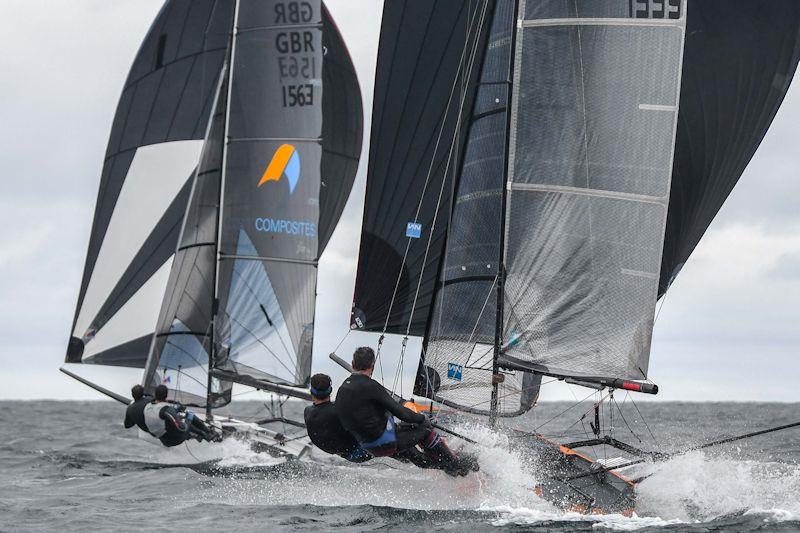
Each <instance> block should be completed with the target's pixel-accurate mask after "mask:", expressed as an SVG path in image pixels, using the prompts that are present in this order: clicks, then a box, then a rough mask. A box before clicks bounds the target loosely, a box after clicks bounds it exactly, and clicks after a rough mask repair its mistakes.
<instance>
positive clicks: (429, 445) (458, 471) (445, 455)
mask: <svg viewBox="0 0 800 533" xmlns="http://www.w3.org/2000/svg"><path fill="white" fill-rule="evenodd" d="M422 445H423V447H424V451H425V455H427V456H428V457H430V458H431V460H433V461H435V462H437V463H439V464H440V465H441V467H442V470H444V471H445V473H446V474H447V475H450V476H453V477H456V476H466V475H467V474H468V473H469V470H464V469H463V468H462V467H461V463H460V460H459V457H458V455H456V454H455V452H453V450H451V449H450V447H449V446H448V445H447V443H446V442H445V441H444V439H443V438H442V437H440V436H439V434H438V433H436V431H434V430H431V432H430V433H429V434H428V436H427V437H425V439H424V440H423V442H422Z"/></svg>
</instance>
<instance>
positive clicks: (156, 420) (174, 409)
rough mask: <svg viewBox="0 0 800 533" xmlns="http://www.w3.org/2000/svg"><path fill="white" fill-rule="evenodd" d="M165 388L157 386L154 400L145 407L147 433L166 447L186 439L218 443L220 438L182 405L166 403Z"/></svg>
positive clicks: (164, 386) (166, 391)
mask: <svg viewBox="0 0 800 533" xmlns="http://www.w3.org/2000/svg"><path fill="white" fill-rule="evenodd" d="M167 393H168V390H167V386H166V385H159V386H158V387H156V390H155V398H154V399H153V401H152V402H150V403H148V404H147V405H145V408H144V420H145V425H146V426H147V431H148V433H150V434H151V435H152V436H154V437H156V438H157V439H158V440H160V441H161V444H163V445H164V446H167V447H172V446H177V445H179V444H182V443H183V442H184V441H185V440H186V439H189V438H195V439H197V440H198V441H202V440H208V441H211V440H213V441H219V440H221V438H220V437H219V436H218V435H217V434H216V433H215V432H214V431H212V430H211V429H210V428H209V427H208V426H206V425H205V424H204V423H203V421H202V420H200V418H198V417H197V416H195V414H194V413H193V412H191V411H188V410H186V408H185V407H184V406H182V405H179V404H176V406H174V405H172V404H169V403H167Z"/></svg>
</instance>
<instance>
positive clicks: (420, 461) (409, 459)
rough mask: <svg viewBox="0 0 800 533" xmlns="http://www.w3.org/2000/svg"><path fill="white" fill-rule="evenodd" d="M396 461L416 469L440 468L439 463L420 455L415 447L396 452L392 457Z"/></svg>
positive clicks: (422, 454)
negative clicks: (411, 465) (408, 464)
mask: <svg viewBox="0 0 800 533" xmlns="http://www.w3.org/2000/svg"><path fill="white" fill-rule="evenodd" d="M394 458H395V459H397V460H398V461H402V462H404V463H411V464H413V465H414V466H416V467H418V468H441V467H442V465H441V463H438V462H436V461H432V460H431V458H430V457H428V456H427V455H425V454H424V453H422V452H421V451H419V450H418V449H417V447H416V446H412V447H411V448H409V449H407V450H403V451H402V452H397V453H396V454H395V456H394Z"/></svg>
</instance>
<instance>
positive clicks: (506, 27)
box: [415, 0, 538, 414]
mask: <svg viewBox="0 0 800 533" xmlns="http://www.w3.org/2000/svg"><path fill="white" fill-rule="evenodd" d="M490 20H491V26H490V31H489V39H488V42H487V44H486V52H485V54H484V58H483V65H482V67H481V76H480V79H479V81H478V86H477V93H476V98H475V103H474V105H473V109H472V114H471V117H470V121H469V123H468V124H467V125H466V126H465V127H466V128H468V130H469V133H468V135H467V142H466V145H465V147H464V156H463V160H462V163H461V170H460V173H459V176H458V179H457V184H456V189H455V190H456V192H455V197H454V199H453V203H452V215H451V217H450V224H449V228H448V234H447V240H446V247H445V255H444V258H443V264H442V268H441V273H440V278H439V285H438V290H437V292H436V296H435V304H434V307H433V314H432V316H431V320H430V326H429V328H428V332H427V335H426V339H427V343H426V350H425V356H424V367H427V368H424V367H423V368H424V370H425V371H426V372H427V373H428V375H430V376H432V379H427V378H426V377H425V376H426V374H425V373H424V372H423V373H420V377H421V379H420V380H419V382H418V385H419V386H418V387H417V389H416V391H415V392H416V393H417V394H423V395H425V396H428V397H434V398H436V399H438V400H439V401H442V402H446V403H447V404H449V405H453V406H457V407H459V408H462V409H468V410H470V411H472V412H476V413H484V414H488V413H489V408H490V399H491V392H492V359H493V355H494V349H493V347H494V338H495V326H496V317H497V273H498V261H499V259H500V234H501V222H502V216H503V205H502V196H503V194H504V184H505V172H506V164H505V153H506V143H507V142H508V141H507V131H508V94H509V92H508V84H507V83H506V80H508V77H509V68H510V61H511V52H512V49H511V48H512V41H511V36H512V31H513V29H514V1H513V0H498V1H497V2H496V4H495V7H494V13H492V14H491V19H490ZM431 370H432V371H433V372H431ZM437 377H438V379H437ZM437 384H438V387H436V386H435V385H437ZM537 392H538V378H535V377H534V376H532V375H530V374H527V373H523V372H509V373H508V374H507V375H506V376H505V381H504V382H503V383H502V384H501V386H500V398H501V402H500V404H499V407H500V409H499V412H500V413H501V414H514V413H517V414H518V413H520V412H522V411H525V410H527V409H529V408H530V407H531V406H532V404H533V401H534V400H535V398H536V394H537Z"/></svg>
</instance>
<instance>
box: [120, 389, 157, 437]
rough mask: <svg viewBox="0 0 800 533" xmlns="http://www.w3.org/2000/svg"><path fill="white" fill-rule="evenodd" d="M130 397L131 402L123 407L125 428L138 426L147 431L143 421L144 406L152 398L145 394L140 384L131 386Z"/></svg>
mask: <svg viewBox="0 0 800 533" xmlns="http://www.w3.org/2000/svg"><path fill="white" fill-rule="evenodd" d="M131 397H132V398H133V402H131V403H130V404H128V408H127V409H125V429H130V428H132V427H133V426H139V429H141V430H142V431H147V426H146V425H145V423H144V408H145V406H146V405H147V404H148V403H150V402H151V401H153V398H152V397H151V396H145V394H144V387H142V386H141V385H134V386H133V387H131Z"/></svg>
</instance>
